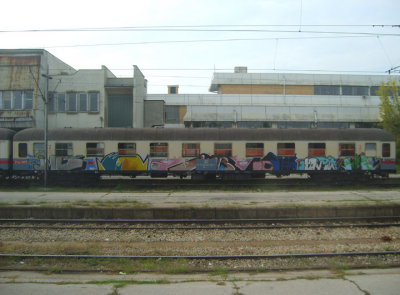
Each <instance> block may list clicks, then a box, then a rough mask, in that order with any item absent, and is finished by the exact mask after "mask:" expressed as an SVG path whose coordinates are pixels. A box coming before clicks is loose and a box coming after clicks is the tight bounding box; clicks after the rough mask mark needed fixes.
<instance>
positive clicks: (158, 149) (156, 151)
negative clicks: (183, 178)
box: [150, 142, 168, 157]
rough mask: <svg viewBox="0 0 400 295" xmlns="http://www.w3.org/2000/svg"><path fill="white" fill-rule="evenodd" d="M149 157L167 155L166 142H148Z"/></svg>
mask: <svg viewBox="0 0 400 295" xmlns="http://www.w3.org/2000/svg"><path fill="white" fill-rule="evenodd" d="M150 157H168V143H166V142H153V143H150Z"/></svg>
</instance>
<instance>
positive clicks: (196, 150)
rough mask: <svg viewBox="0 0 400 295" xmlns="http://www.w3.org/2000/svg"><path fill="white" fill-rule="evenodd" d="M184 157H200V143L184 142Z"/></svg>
mask: <svg viewBox="0 0 400 295" xmlns="http://www.w3.org/2000/svg"><path fill="white" fill-rule="evenodd" d="M182 156H183V157H198V156H200V143H182Z"/></svg>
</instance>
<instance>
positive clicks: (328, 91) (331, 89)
mask: <svg viewBox="0 0 400 295" xmlns="http://www.w3.org/2000/svg"><path fill="white" fill-rule="evenodd" d="M314 94H315V95H340V86H336V85H315V86H314Z"/></svg>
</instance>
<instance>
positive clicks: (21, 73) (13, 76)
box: [0, 56, 41, 90]
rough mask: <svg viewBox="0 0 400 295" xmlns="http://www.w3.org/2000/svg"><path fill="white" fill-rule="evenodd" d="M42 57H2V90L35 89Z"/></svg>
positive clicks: (0, 65)
mask: <svg viewBox="0 0 400 295" xmlns="http://www.w3.org/2000/svg"><path fill="white" fill-rule="evenodd" d="M40 60H41V57H40V56H0V90H26V89H35V88H36V82H35V79H36V80H38V79H39V71H40Z"/></svg>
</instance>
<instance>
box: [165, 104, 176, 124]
mask: <svg viewBox="0 0 400 295" xmlns="http://www.w3.org/2000/svg"><path fill="white" fill-rule="evenodd" d="M165 123H167V124H178V123H179V106H166V107H165Z"/></svg>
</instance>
